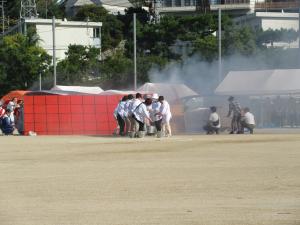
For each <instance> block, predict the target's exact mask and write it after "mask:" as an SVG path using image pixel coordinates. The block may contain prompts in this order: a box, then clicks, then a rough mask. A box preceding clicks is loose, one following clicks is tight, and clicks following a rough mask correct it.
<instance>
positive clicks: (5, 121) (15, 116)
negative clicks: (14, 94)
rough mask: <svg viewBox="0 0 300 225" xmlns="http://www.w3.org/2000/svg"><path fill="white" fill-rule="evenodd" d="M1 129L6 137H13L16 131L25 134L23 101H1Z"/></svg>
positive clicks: (13, 99) (14, 99)
mask: <svg viewBox="0 0 300 225" xmlns="http://www.w3.org/2000/svg"><path fill="white" fill-rule="evenodd" d="M0 129H1V131H2V133H3V134H4V135H12V134H13V133H14V131H15V130H17V131H18V133H19V134H21V135H23V134H24V108H23V100H18V99H17V98H12V99H11V100H9V101H6V102H1V101H0Z"/></svg>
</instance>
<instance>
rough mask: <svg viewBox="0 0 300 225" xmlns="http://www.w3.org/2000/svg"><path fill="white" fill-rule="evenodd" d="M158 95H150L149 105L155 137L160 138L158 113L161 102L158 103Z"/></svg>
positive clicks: (160, 127)
mask: <svg viewBox="0 0 300 225" xmlns="http://www.w3.org/2000/svg"><path fill="white" fill-rule="evenodd" d="M158 98H159V96H158V94H157V93H154V94H153V95H152V105H151V111H150V112H151V119H152V120H153V121H154V124H155V128H156V131H157V135H156V136H157V137H158V138H160V137H162V132H161V130H162V114H161V113H160V107H161V102H160V101H158Z"/></svg>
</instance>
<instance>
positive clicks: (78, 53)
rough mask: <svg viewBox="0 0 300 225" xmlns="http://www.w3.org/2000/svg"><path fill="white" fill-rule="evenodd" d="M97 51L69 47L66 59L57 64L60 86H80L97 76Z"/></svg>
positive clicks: (80, 46) (76, 46) (87, 48)
mask: <svg viewBox="0 0 300 225" xmlns="http://www.w3.org/2000/svg"><path fill="white" fill-rule="evenodd" d="M98 56H99V50H98V49H96V48H92V47H86V46H82V45H70V46H69V47H68V51H67V52H66V58H65V59H64V60H62V61H60V62H59V63H58V64H57V74H58V76H57V81H58V82H59V83H60V84H65V85H67V84H81V83H83V82H85V81H86V80H88V79H89V78H91V77H95V76H97V73H96V71H97V63H98Z"/></svg>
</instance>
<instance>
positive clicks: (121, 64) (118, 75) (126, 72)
mask: <svg viewBox="0 0 300 225" xmlns="http://www.w3.org/2000/svg"><path fill="white" fill-rule="evenodd" d="M100 70H101V78H102V83H103V85H104V86H105V87H107V88H108V89H109V88H126V87H128V86H129V85H130V84H132V82H133V61H132V60H131V59H129V58H127V57H125V56H124V55H123V54H122V53H121V52H117V53H116V54H115V55H113V56H112V57H109V58H108V59H106V60H105V61H104V62H103V64H101V65H100Z"/></svg>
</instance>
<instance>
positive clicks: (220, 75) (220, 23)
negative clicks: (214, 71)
mask: <svg viewBox="0 0 300 225" xmlns="http://www.w3.org/2000/svg"><path fill="white" fill-rule="evenodd" d="M221 16H222V14H221V9H220V8H219V18H218V19H219V29H218V30H219V31H218V39H219V76H218V82H219V83H220V82H221V81H222V27H221V25H222V21H221V20H222V17H221Z"/></svg>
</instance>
